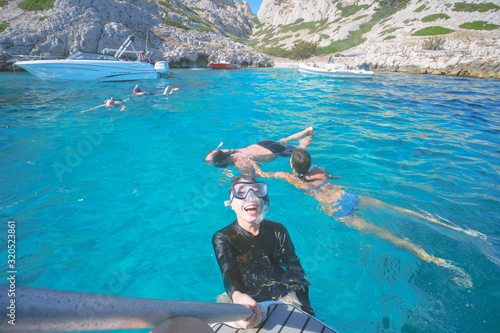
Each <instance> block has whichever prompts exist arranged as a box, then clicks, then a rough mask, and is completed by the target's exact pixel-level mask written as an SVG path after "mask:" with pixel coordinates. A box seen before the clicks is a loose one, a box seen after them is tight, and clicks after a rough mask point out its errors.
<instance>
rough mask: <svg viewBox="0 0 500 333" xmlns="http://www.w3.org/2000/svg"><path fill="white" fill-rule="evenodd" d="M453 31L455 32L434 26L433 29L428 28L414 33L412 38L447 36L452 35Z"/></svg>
mask: <svg viewBox="0 0 500 333" xmlns="http://www.w3.org/2000/svg"><path fill="white" fill-rule="evenodd" d="M453 31H455V30H452V29H448V28H443V27H437V26H433V27H427V28H423V29H420V30H418V31H416V32H414V33H412V36H435V35H446V34H449V33H452V32H453Z"/></svg>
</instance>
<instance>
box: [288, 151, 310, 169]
mask: <svg viewBox="0 0 500 333" xmlns="http://www.w3.org/2000/svg"><path fill="white" fill-rule="evenodd" d="M290 165H291V166H292V168H293V170H294V171H295V172H296V173H299V174H301V175H305V174H307V172H308V171H309V168H310V167H311V155H309V153H308V152H307V150H305V149H300V148H299V149H295V150H294V151H293V153H292V157H291V158H290Z"/></svg>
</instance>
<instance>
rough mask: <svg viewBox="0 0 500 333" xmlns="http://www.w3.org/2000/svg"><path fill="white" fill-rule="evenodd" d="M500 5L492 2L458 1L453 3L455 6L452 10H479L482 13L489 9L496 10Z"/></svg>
mask: <svg viewBox="0 0 500 333" xmlns="http://www.w3.org/2000/svg"><path fill="white" fill-rule="evenodd" d="M499 9H500V7H499V6H497V5H495V4H494V3H492V2H490V3H477V4H476V3H466V2H459V3H456V4H455V7H454V8H453V9H452V10H453V11H454V12H469V13H471V12H480V13H484V12H487V11H489V10H494V11H497V10H499Z"/></svg>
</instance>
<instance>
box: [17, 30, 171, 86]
mask: <svg viewBox="0 0 500 333" xmlns="http://www.w3.org/2000/svg"><path fill="white" fill-rule="evenodd" d="M132 41H133V36H129V37H128V38H127V40H126V41H125V42H124V43H123V45H122V46H121V47H120V48H119V49H118V50H117V51H116V53H115V54H114V56H112V55H108V54H105V52H104V51H105V50H106V51H107V49H105V50H103V53H101V54H98V53H88V52H76V53H74V54H72V55H71V56H69V57H68V58H66V59H52V60H27V61H17V62H15V65H16V66H19V67H21V68H23V69H25V70H26V71H28V72H30V73H31V74H33V75H35V76H36V77H38V78H40V79H42V80H70V81H103V82H109V81H131V80H151V79H157V78H158V77H160V75H162V76H164V75H168V63H166V62H161V66H157V68H155V66H153V65H152V64H151V63H150V62H149V61H147V58H143V59H145V60H146V61H140V59H141V57H142V54H140V53H138V52H137V51H135V49H134V48H133V46H132V44H131V43H132ZM129 46H131V47H132V49H133V52H130V51H129V52H127V53H134V54H135V55H136V56H137V59H138V60H137V61H127V60H125V58H126V57H125V55H124V53H125V51H126V49H127V48H128V47H129Z"/></svg>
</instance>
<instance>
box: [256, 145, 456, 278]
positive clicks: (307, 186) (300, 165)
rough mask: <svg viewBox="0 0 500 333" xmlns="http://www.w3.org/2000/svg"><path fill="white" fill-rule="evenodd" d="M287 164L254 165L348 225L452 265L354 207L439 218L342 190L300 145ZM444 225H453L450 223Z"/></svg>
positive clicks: (433, 259) (419, 255)
mask: <svg viewBox="0 0 500 333" xmlns="http://www.w3.org/2000/svg"><path fill="white" fill-rule="evenodd" d="M290 164H291V166H292V169H293V172H294V173H293V174H291V173H287V172H264V171H262V170H261V169H260V168H259V166H258V165H256V166H255V170H256V175H257V176H259V177H266V178H278V179H285V180H286V181H288V182H289V183H290V184H292V185H294V186H295V187H296V188H298V189H300V190H302V192H304V193H305V194H307V195H310V196H312V197H313V198H315V199H316V200H318V202H320V203H321V204H322V207H323V210H324V211H325V212H326V213H327V214H328V215H330V216H331V217H332V218H334V219H336V220H337V221H342V222H344V223H345V224H346V225H347V226H350V227H353V228H355V229H358V230H362V231H365V232H369V233H372V234H375V235H377V236H379V237H380V238H382V239H385V240H388V241H390V242H392V243H393V244H395V245H397V246H400V247H403V248H406V249H408V250H410V251H411V252H413V253H414V254H416V255H417V256H418V257H419V258H420V259H422V260H425V261H427V262H433V263H435V264H436V265H439V266H443V267H446V268H451V267H452V265H450V264H449V263H448V262H447V261H446V260H444V259H441V258H437V257H435V256H432V255H430V254H428V253H426V252H425V251H424V250H423V249H422V248H421V247H420V246H418V245H415V244H413V243H411V242H410V241H409V240H407V239H402V238H400V237H397V236H395V235H393V234H391V233H389V232H388V231H387V230H384V229H382V228H380V227H378V226H376V225H373V224H369V223H367V222H366V221H365V220H364V219H363V218H361V217H360V216H357V215H356V213H355V211H356V209H357V208H358V206H360V205H361V204H365V205H366V204H371V205H377V206H386V207H390V208H392V209H395V210H397V211H399V212H404V213H408V214H411V215H413V216H416V217H419V218H423V219H426V220H428V221H430V222H434V223H439V224H443V223H442V222H439V221H437V220H435V219H432V218H429V217H426V216H423V215H421V214H419V213H416V212H413V211H410V210H408V209H405V208H401V207H396V206H392V205H389V204H386V203H384V202H382V201H380V200H377V199H374V198H369V197H362V196H358V195H356V194H354V193H350V192H346V191H344V190H342V188H341V187H340V186H338V185H334V184H332V183H331V182H330V181H329V179H332V178H334V179H336V177H335V176H333V175H330V174H329V173H328V172H327V171H326V170H324V168H319V167H313V168H311V156H310V155H309V153H308V152H307V151H305V150H303V149H295V150H294V152H293V153H292V156H291V158H290ZM443 225H444V224H443ZM445 226H447V227H449V228H452V229H454V228H453V227H452V226H449V225H445Z"/></svg>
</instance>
